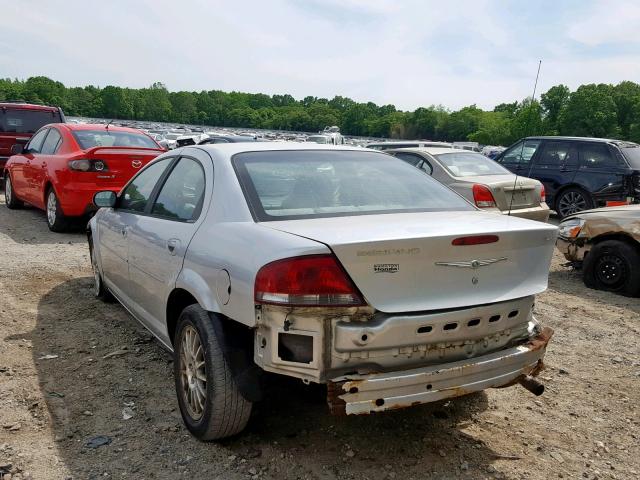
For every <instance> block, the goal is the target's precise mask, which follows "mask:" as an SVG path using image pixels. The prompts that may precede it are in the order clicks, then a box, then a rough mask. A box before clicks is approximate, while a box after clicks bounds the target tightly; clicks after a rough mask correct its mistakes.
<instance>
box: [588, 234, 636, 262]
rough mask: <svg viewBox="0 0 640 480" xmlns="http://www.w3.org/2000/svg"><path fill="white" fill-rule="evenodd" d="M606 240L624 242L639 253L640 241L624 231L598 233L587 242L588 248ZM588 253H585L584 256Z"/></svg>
mask: <svg viewBox="0 0 640 480" xmlns="http://www.w3.org/2000/svg"><path fill="white" fill-rule="evenodd" d="M607 240H617V241H618V242H622V243H626V244H627V245H629V246H631V247H633V248H634V249H635V250H636V251H637V252H638V253H640V242H638V241H637V240H636V239H635V238H633V237H632V236H631V235H629V234H627V233H625V232H611V233H603V234H602V235H598V236H597V237H593V238H592V239H590V240H589V242H587V245H589V250H591V249H592V248H593V247H595V246H596V245H598V244H599V243H602V242H605V241H607ZM588 254H589V252H587V254H585V258H586V256H587V255H588Z"/></svg>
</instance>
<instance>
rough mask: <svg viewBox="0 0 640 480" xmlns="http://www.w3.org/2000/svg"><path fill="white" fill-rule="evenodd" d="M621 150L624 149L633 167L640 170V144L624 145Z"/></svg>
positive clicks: (623, 151)
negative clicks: (633, 145)
mask: <svg viewBox="0 0 640 480" xmlns="http://www.w3.org/2000/svg"><path fill="white" fill-rule="evenodd" d="M620 150H622V153H623V154H624V156H625V158H626V159H627V160H628V161H629V165H631V168H634V169H637V170H640V145H636V146H635V147H624V148H621V149H620Z"/></svg>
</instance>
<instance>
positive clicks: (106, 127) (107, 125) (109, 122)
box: [104, 118, 113, 130]
mask: <svg viewBox="0 0 640 480" xmlns="http://www.w3.org/2000/svg"><path fill="white" fill-rule="evenodd" d="M112 123H113V118H112V119H111V120H109V121H108V122H107V124H106V125H105V127H104V128H105V129H107V130H109V125H111V124H112Z"/></svg>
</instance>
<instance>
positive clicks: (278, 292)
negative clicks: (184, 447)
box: [4, 123, 640, 440]
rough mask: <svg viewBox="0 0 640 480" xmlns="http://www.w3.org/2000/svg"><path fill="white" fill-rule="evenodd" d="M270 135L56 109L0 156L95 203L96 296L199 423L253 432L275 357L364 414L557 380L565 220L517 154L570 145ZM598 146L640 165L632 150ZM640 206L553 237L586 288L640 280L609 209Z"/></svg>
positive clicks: (51, 218)
mask: <svg viewBox="0 0 640 480" xmlns="http://www.w3.org/2000/svg"><path fill="white" fill-rule="evenodd" d="M334 133H335V132H334ZM193 138H195V137H193ZM256 140H257V139H256V138H255V137H252V136H250V135H249V136H245V137H244V138H242V137H241V136H235V138H233V139H231V138H230V137H228V136H225V135H219V136H216V135H207V138H203V139H200V138H199V139H198V142H195V140H194V143H197V144H193V145H186V146H182V147H179V148H176V149H172V150H169V151H165V149H163V148H162V147H161V146H160V145H159V144H158V142H157V141H156V140H155V139H154V138H152V137H151V136H150V135H148V134H147V133H144V132H142V131H140V130H137V129H132V128H127V127H122V126H115V125H111V124H108V123H107V124H80V123H76V124H69V123H50V124H47V125H44V126H43V127H42V128H40V129H38V130H37V131H36V132H35V134H34V135H33V137H31V138H30V139H29V141H28V143H26V145H23V144H19V143H18V144H15V145H14V146H13V147H12V153H13V156H12V157H11V158H10V159H9V160H8V161H7V163H6V166H5V168H4V172H5V177H6V186H5V198H6V203H7V206H8V207H9V208H12V209H15V208H18V207H20V206H21V205H22V203H23V202H26V203H29V204H32V205H34V206H36V207H38V208H41V209H43V210H46V212H47V222H48V224H49V228H50V229H51V230H54V231H61V230H64V229H65V228H66V227H67V226H68V224H69V222H70V221H71V220H72V219H74V218H86V217H88V216H90V217H91V219H90V221H89V223H88V227H87V239H88V245H89V251H90V257H91V266H92V268H93V275H94V292H95V295H96V297H97V298H99V299H101V300H104V301H110V300H113V299H116V300H117V301H119V302H120V303H121V304H122V305H124V306H125V308H126V309H127V311H128V312H130V313H131V314H132V315H133V316H134V317H135V318H136V319H137V320H138V321H140V322H141V323H142V324H143V325H144V326H145V327H146V328H147V329H149V331H150V332H151V333H152V334H153V335H155V336H156V337H157V338H158V340H159V341H160V342H161V343H162V344H163V345H164V346H165V347H167V348H168V349H169V350H170V351H171V352H172V354H173V357H174V376H175V388H176V394H177V397H178V403H179V407H180V411H181V414H182V418H183V420H184V423H185V425H186V427H187V428H188V429H189V431H190V432H191V433H192V434H193V435H195V436H196V437H197V438H199V439H202V440H215V439H220V438H225V437H228V436H231V435H235V434H237V433H239V432H241V431H242V430H243V429H244V427H245V426H246V424H247V421H248V419H249V416H250V414H251V410H252V407H253V404H254V403H255V402H258V401H260V399H261V398H262V394H263V381H264V375H263V373H264V372H270V373H275V374H280V375H285V376H289V377H293V378H296V379H299V380H301V381H303V382H305V383H309V382H314V383H319V384H324V385H326V387H327V401H328V404H329V408H330V410H331V411H332V412H333V413H336V414H348V415H350V414H368V413H373V412H380V411H384V410H389V409H396V408H401V407H409V406H412V405H416V404H422V403H428V402H433V401H437V400H442V399H446V398H453V397H456V396H460V395H464V394H468V393H472V392H477V391H481V390H484V389H487V388H499V387H507V386H510V385H514V384H520V385H522V386H523V387H525V388H526V389H528V390H529V391H531V392H532V393H534V394H536V395H539V394H541V393H542V392H543V390H544V386H543V385H542V384H541V383H540V382H539V381H538V380H537V379H536V378H535V377H536V375H537V374H538V373H539V371H540V370H541V368H542V362H543V358H544V355H545V351H546V347H547V345H548V342H549V341H550V339H551V337H552V335H553V331H552V330H551V329H550V328H549V327H545V326H543V325H541V324H540V323H539V322H538V321H537V320H536V318H535V316H534V313H533V306H534V302H535V296H536V295H537V294H539V293H541V292H543V291H544V290H545V289H546V287H547V282H548V272H549V267H550V262H551V257H552V254H553V249H554V246H555V245H556V235H557V232H558V229H557V228H556V227H554V226H552V225H549V224H547V223H545V222H546V220H547V218H548V216H549V207H548V206H547V205H546V203H545V196H546V194H545V192H546V190H547V189H548V188H549V187H548V183H545V181H544V180H543V181H542V183H541V182H540V181H538V180H536V179H532V178H527V177H528V176H529V175H524V173H525V172H524V169H523V168H514V169H513V170H515V171H513V170H512V169H509V162H507V161H505V160H504V159H505V158H507V159H512V158H516V157H517V158H519V159H520V160H522V163H523V164H524V163H525V162H524V159H525V157H527V156H528V158H529V160H530V162H529V164H530V165H531V168H529V169H528V170H527V171H526V173H527V174H530V173H531V172H534V171H535V166H536V165H548V163H547V164H545V163H543V162H542V161H540V160H538V159H539V158H540V159H546V158H547V157H546V156H545V155H546V153H545V152H547V151H549V152H551V151H554V152H555V155H556V156H557V157H558V158H560V157H562V160H563V161H564V162H565V163H567V162H568V163H571V162H569V161H568V160H567V156H571V155H574V153H571V154H569V153H567V152H569V151H571V152H573V150H567V151H566V152H565V153H564V155H563V156H562V155H560V154H559V153H558V152H561V150H559V148H557V147H556V146H554V145H555V144H554V143H553V142H554V140H551V139H549V138H535V139H524V140H523V141H522V142H520V143H518V144H516V145H514V146H512V147H511V148H509V149H508V150H506V151H505V152H504V153H503V155H502V156H501V157H499V159H502V162H501V163H502V165H500V164H499V163H496V162H494V161H492V160H490V159H489V158H487V157H485V156H483V155H481V154H480V153H476V152H474V151H471V150H469V149H456V148H453V147H451V146H443V145H435V146H434V145H425V144H418V145H416V146H412V145H407V144H406V143H401V144H398V143H395V145H394V148H387V147H388V145H384V146H382V147H381V148H380V149H381V150H384V152H382V151H375V149H363V148H359V147H356V146H343V145H340V146H335V145H320V144H317V143H313V142H295V143H294V142H287V143H285V142H264V141H256ZM562 141H565V140H558V141H556V143H558V142H562ZM587 142H588V143H589V142H590V143H589V144H590V145H591V144H598V145H604V146H605V148H606V151H610V152H612V153H611V155H612V156H615V158H617V159H618V160H620V161H624V162H627V166H628V167H629V165H630V162H631V160H630V158H632V157H633V155H634V154H635V150H633V149H634V148H636V147H637V146H634V144H628V143H624V142H614V141H599V142H596V141H594V140H591V139H590V140H588V141H587ZM389 143H391V142H389ZM550 144H551V146H550ZM517 148H519V149H520V150H519V153H518V152H517V150H516V149H517ZM553 148H555V149H556V150H553ZM614 148H615V149H618V150H614ZM593 150H594V149H593V148H591V150H590V149H589V148H584V147H583V146H581V145H578V146H577V147H576V150H575V151H576V152H577V153H575V155H577V157H576V158H577V162H578V163H577V165H578V167H577V168H576V170H580V168H581V166H583V165H586V166H590V167H593V165H592V164H593V163H597V162H598V161H600V160H598V159H599V158H601V157H596V156H594V154H593ZM599 151H600V152H601V154H602V152H604V150H602V148H601V149H600V150H599ZM616 152H618V153H619V155H620V157H617V156H616V155H617V153H616ZM518 155H519V157H518ZM549 155H551V153H549ZM585 162H586V164H585ZM505 167H506V168H505ZM594 168H595V167H594ZM510 170H511V172H513V173H511V172H510ZM585 170H587V168H586V167H585ZM628 170H629V169H626V170H624V172H625V173H620V175H621V176H622V177H624V178H625V179H626V178H628V176H629V175H630V177H629V178H631V180H630V182H631V184H632V185H635V184H634V183H633V182H634V180H633V178H635V177H634V176H633V175H635V173H634V172H631V173H629V172H628ZM602 174H603V175H604V173H602ZM585 175H586V174H585ZM214 176H215V181H214ZM576 176H577V173H576ZM573 181H575V176H574V180H573ZM625 181H628V180H620V182H619V183H620V184H623V183H624V182H625ZM616 185H617V186H618V187H619V185H618V184H616ZM554 188H555V190H554V193H555V194H556V198H557V196H558V195H562V193H563V192H564V190H563V189H562V188H558V187H557V186H556V187H554ZM616 188H617V187H616ZM558 192H560V193H558ZM614 193H615V194H617V193H619V192H617V191H616V192H614V191H613V190H610V191H608V192H605V193H602V192H599V196H596V195H594V198H596V197H597V198H598V199H608V201H612V200H610V199H613V198H614ZM634 197H635V195H634ZM639 211H640V209H639V208H636V207H624V208H622V207H621V208H620V209H618V210H611V209H607V210H605V211H592V212H582V213H579V214H578V215H573V216H571V215H569V216H567V218H566V219H565V221H564V222H563V223H562V224H561V226H560V235H561V238H560V241H559V243H558V248H561V249H564V251H565V253H566V255H567V258H570V259H571V260H572V261H573V262H574V263H576V264H582V265H583V268H584V270H585V280H586V281H588V282H591V285H593V286H596V287H600V288H605V289H609V290H612V291H616V292H620V293H624V294H636V293H638V291H637V285H638V275H640V273H639V272H640V270H638V269H637V265H636V263H637V260H638V259H639V258H640V255H639V254H638V251H639V250H638V246H637V245H636V244H634V243H633V241H635V242H636V243H637V241H638V239H637V238H635V239H634V238H627V237H626V236H625V235H626V233H625V228H636V225H637V223H633V222H631V221H628V222H626V223H625V221H623V220H619V221H618V222H613V223H615V225H614V224H611V225H610V228H609V229H604V230H603V228H602V218H603V217H605V218H606V217H607V216H608V215H609V214H611V213H612V212H619V215H620V216H621V217H624V218H627V217H633V216H634V215H637V213H638V212H639ZM518 217H522V218H518ZM636 218H637V217H636ZM532 219H533V220H540V221H532ZM630 225H631V227H629V226H630ZM634 255H635V256H634ZM634 262H636V263H634ZM634 265H636V266H634Z"/></svg>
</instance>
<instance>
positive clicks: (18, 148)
mask: <svg viewBox="0 0 640 480" xmlns="http://www.w3.org/2000/svg"><path fill="white" fill-rule="evenodd" d="M21 153H24V145H21V144H19V143H14V144H13V145H11V155H20V154H21Z"/></svg>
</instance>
